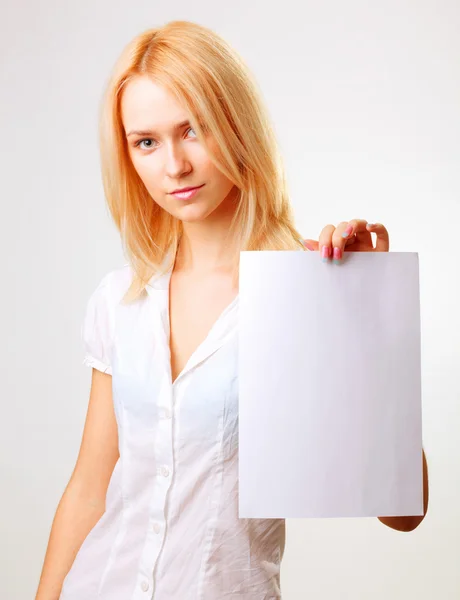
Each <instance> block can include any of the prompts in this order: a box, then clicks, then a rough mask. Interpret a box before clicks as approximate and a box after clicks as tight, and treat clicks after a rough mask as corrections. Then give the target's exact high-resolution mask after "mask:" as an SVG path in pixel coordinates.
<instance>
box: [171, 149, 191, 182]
mask: <svg viewBox="0 0 460 600" xmlns="http://www.w3.org/2000/svg"><path fill="white" fill-rule="evenodd" d="M190 170H191V164H190V161H189V159H188V158H187V155H186V152H185V151H184V149H183V148H182V147H181V146H180V145H176V144H169V145H168V147H167V150H166V165H165V171H166V175H167V176H168V177H169V178H170V179H176V180H178V179H180V177H181V176H182V175H184V174H185V173H188V172H189V171H190Z"/></svg>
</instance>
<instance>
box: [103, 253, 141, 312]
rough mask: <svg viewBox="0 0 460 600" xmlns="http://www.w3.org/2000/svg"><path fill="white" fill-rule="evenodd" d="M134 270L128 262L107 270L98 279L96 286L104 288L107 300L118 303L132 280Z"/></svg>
mask: <svg viewBox="0 0 460 600" xmlns="http://www.w3.org/2000/svg"><path fill="white" fill-rule="evenodd" d="M133 276H134V272H133V269H132V267H131V265H130V264H129V263H125V264H124V265H122V266H121V267H117V268H115V269H112V270H111V271H108V272H107V273H106V274H105V275H104V276H103V277H102V279H101V280H100V282H99V285H98V288H100V289H101V290H104V295H105V296H106V298H107V301H108V302H111V303H114V304H118V302H119V301H120V300H121V299H122V298H123V296H124V294H125V293H126V291H127V290H128V288H129V286H130V285H131V282H132V280H133Z"/></svg>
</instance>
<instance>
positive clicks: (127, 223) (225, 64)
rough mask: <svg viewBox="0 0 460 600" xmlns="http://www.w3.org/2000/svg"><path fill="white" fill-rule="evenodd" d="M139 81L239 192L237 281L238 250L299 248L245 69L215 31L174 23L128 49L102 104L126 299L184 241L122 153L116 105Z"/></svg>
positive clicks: (107, 182)
mask: <svg viewBox="0 0 460 600" xmlns="http://www.w3.org/2000/svg"><path fill="white" fill-rule="evenodd" d="M138 76H148V77H149V78H151V80H152V81H155V82H156V83H158V84H160V85H162V86H163V87H165V89H167V90H168V91H169V92H170V93H172V94H173V95H174V97H175V98H177V100H178V102H179V103H180V104H181V105H182V106H183V107H184V108H185V109H186V110H187V111H188V113H189V119H190V122H191V124H192V127H193V129H194V130H195V133H196V134H197V137H198V139H199V140H200V141H201V143H203V144H205V146H206V148H207V150H208V153H209V157H210V159H211V160H212V161H213V162H214V164H215V165H216V166H217V167H218V168H219V169H220V170H221V171H222V172H223V173H224V174H225V175H226V177H228V179H229V180H230V181H231V182H233V184H234V185H235V186H236V188H237V191H238V198H237V205H236V209H235V212H234V217H233V220H232V224H231V227H230V230H229V237H230V238H231V239H232V240H236V241H237V244H236V246H237V247H238V248H239V249H238V256H236V257H235V270H234V280H235V279H236V278H237V277H238V266H239V260H238V259H239V250H299V249H305V248H304V246H303V245H302V242H301V236H300V234H299V233H298V231H297V230H296V228H295V227H294V224H293V221H294V217H293V212H292V207H291V205H290V201H289V194H288V189H287V182H286V175H285V168H284V165H283V161H282V157H281V154H280V151H279V149H278V144H277V141H276V138H275V134H274V131H273V128H272V126H271V123H270V119H269V115H268V111H267V109H266V108H265V106H264V103H263V101H262V95H261V93H260V91H259V89H258V86H257V83H256V82H255V80H254V78H253V76H252V74H251V73H250V71H249V69H248V67H247V66H246V65H245V63H244V62H243V60H242V59H241V58H240V56H239V55H238V54H237V52H235V50H234V49H233V48H232V47H231V46H230V45H229V44H228V43H227V42H226V41H225V40H223V39H222V38H221V37H220V36H218V35H217V34H216V33H215V32H213V31H212V30H210V29H208V28H206V27H204V26H202V25H199V24H196V23H192V22H190V21H171V22H169V23H166V24H165V25H163V26H161V27H158V28H155V29H149V30H147V31H144V32H143V33H141V34H140V35H138V36H136V37H135V38H134V39H133V40H132V41H131V42H130V43H129V44H128V45H127V46H126V47H125V49H124V50H123V52H122V54H121V56H120V57H119V59H118V61H117V62H116V64H115V66H114V68H113V70H112V73H111V75H110V78H109V81H108V83H107V85H106V88H105V91H104V94H103V98H102V102H101V105H100V129H99V135H100V154H101V169H102V182H103V186H104V192H105V197H106V200H107V203H108V206H109V210H110V213H111V216H112V218H113V220H114V222H115V225H116V227H117V228H118V230H119V232H120V235H121V239H122V244H123V248H124V252H125V254H126V255H127V258H128V260H129V262H130V264H131V266H132V268H133V272H134V277H133V280H132V282H131V285H130V287H129V289H128V291H127V293H126V294H125V297H124V300H125V301H131V300H133V299H136V298H137V297H138V296H139V294H140V293H141V292H142V290H143V289H144V287H145V285H146V283H147V282H148V281H149V280H150V279H151V277H152V276H153V275H155V274H157V273H159V274H162V273H164V272H165V269H169V268H170V267H171V266H172V262H173V261H174V259H175V255H176V252H177V248H178V245H179V240H180V237H181V234H182V222H181V221H180V220H179V219H176V218H175V217H173V216H172V215H170V214H169V213H168V212H167V211H165V210H163V209H162V208H161V207H159V206H158V204H157V203H156V202H154V201H153V200H152V198H151V196H150V195H149V194H148V192H147V190H146V188H145V186H144V185H143V183H142V181H141V179H140V178H139V176H138V174H137V173H136V171H135V170H134V167H133V165H132V163H131V160H130V157H129V154H128V148H127V142H126V137H125V132H124V128H123V123H122V119H121V110H120V103H121V102H120V101H121V96H122V93H123V89H124V87H125V86H126V84H127V83H128V82H129V81H130V80H132V79H133V78H136V77H138ZM208 133H209V134H211V136H212V137H213V138H214V140H215V142H216V143H215V144H214V146H216V147H217V151H216V152H215V153H214V152H212V150H211V148H209V146H208V144H207V143H206V135H207V134H208ZM169 252H171V254H170V256H171V260H170V261H168V264H166V267H165V266H164V261H165V257H166V256H167V254H168V253H169ZM171 261H172V262H171ZM162 265H163V270H162Z"/></svg>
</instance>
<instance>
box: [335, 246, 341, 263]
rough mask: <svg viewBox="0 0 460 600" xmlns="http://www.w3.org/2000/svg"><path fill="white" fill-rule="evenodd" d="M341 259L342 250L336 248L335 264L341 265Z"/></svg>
mask: <svg viewBox="0 0 460 600" xmlns="http://www.w3.org/2000/svg"><path fill="white" fill-rule="evenodd" d="M341 258H342V250H341V249H340V248H334V264H335V265H340V259H341Z"/></svg>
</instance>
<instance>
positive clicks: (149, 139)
mask: <svg viewBox="0 0 460 600" xmlns="http://www.w3.org/2000/svg"><path fill="white" fill-rule="evenodd" d="M151 141H153V140H152V138H143V139H142V140H137V142H136V143H135V144H134V145H135V146H136V148H137V147H140V145H141V144H142V142H151ZM151 148H154V146H148V147H147V148H141V149H142V150H150V149H151Z"/></svg>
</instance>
